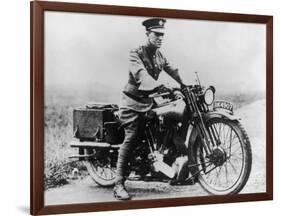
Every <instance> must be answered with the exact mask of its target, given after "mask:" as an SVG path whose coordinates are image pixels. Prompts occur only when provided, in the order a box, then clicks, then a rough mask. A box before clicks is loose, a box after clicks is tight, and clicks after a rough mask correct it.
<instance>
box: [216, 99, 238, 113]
mask: <svg viewBox="0 0 281 216" xmlns="http://www.w3.org/2000/svg"><path fill="white" fill-rule="evenodd" d="M213 108H214V110H218V109H224V110H227V111H229V112H230V113H231V114H233V104H232V103H230V102H227V101H214V103H213Z"/></svg>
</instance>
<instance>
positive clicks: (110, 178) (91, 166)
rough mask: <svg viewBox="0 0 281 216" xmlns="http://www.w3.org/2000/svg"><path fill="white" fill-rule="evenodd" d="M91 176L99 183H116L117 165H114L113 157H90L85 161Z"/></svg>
mask: <svg viewBox="0 0 281 216" xmlns="http://www.w3.org/2000/svg"><path fill="white" fill-rule="evenodd" d="M84 165H85V166H86V168H87V170H88V172H89V174H90V176H91V177H92V179H93V180H94V181H95V182H96V183H97V184H99V185H101V186H104V187H110V186H113V185H114V181H115V176H116V167H115V166H114V167H113V166H112V159H111V158H110V156H105V155H103V157H99V158H89V159H88V160H85V161H84Z"/></svg>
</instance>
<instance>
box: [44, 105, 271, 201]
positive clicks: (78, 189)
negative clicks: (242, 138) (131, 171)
mask: <svg viewBox="0 0 281 216" xmlns="http://www.w3.org/2000/svg"><path fill="white" fill-rule="evenodd" d="M236 114H237V116H238V117H241V119H242V120H241V122H242V124H243V125H244V127H245V129H246V131H247V132H248V135H249V137H250V141H251V145H252V153H253V164H252V172H251V175H250V178H249V180H248V183H247V185H246V186H245V188H244V189H243V191H242V192H241V193H250V192H264V191H265V100H259V101H256V102H254V103H252V104H250V105H247V106H244V107H242V108H240V109H239V110H237V111H236ZM126 184H127V188H128V190H129V192H130V194H131V195H132V197H133V199H135V200H136V199H138V200H141V199H156V198H172V197H192V196H205V195H208V194H207V193H206V192H205V191H203V189H202V188H201V187H200V185H199V184H195V185H192V186H170V185H169V184H168V183H159V182H128V183H126ZM104 201H116V200H115V199H114V198H113V196H112V188H102V187H100V186H98V185H96V184H95V183H94V182H93V181H92V179H91V178H90V177H89V176H88V177H87V178H84V179H83V180H76V181H73V182H71V184H68V185H65V186H63V187H60V188H54V189H50V190H47V191H45V205H59V204H74V203H91V202H104Z"/></svg>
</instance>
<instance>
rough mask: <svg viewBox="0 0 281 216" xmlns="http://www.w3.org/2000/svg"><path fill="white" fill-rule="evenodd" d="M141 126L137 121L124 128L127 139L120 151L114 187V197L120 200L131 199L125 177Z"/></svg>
mask: <svg viewBox="0 0 281 216" xmlns="http://www.w3.org/2000/svg"><path fill="white" fill-rule="evenodd" d="M139 126H140V121H139V120H138V119H136V120H135V121H133V122H131V123H129V124H127V125H126V126H125V127H124V130H125V138H124V141H123V144H122V145H121V147H120V149H119V155H118V160H117V171H116V181H115V187H114V196H115V197H116V198H117V199H120V200H125V199H130V195H129V194H128V193H127V191H126V188H125V186H124V182H125V175H126V171H127V168H128V162H129V160H130V156H131V153H132V150H133V146H134V144H135V143H136V141H137V139H138V128H139Z"/></svg>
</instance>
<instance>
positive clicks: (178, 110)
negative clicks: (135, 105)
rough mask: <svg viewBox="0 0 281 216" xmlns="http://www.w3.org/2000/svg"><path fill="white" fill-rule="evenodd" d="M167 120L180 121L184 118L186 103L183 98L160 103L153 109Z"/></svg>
mask: <svg viewBox="0 0 281 216" xmlns="http://www.w3.org/2000/svg"><path fill="white" fill-rule="evenodd" d="M152 110H153V111H154V112H155V113H156V115H157V116H158V117H161V118H163V119H164V121H165V122H167V121H168V122H179V121H182V120H183V117H184V114H185V111H186V104H185V102H184V101H183V100H182V99H179V100H176V101H172V102H168V103H165V104H161V105H158V106H157V107H155V108H153V109H152Z"/></svg>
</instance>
